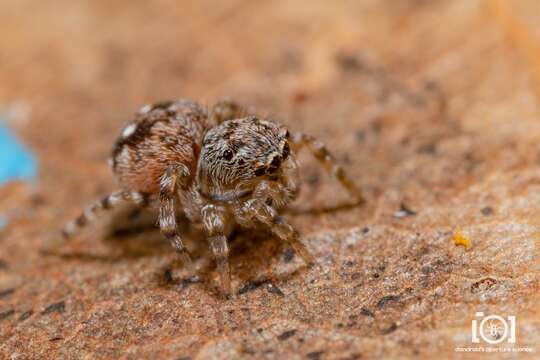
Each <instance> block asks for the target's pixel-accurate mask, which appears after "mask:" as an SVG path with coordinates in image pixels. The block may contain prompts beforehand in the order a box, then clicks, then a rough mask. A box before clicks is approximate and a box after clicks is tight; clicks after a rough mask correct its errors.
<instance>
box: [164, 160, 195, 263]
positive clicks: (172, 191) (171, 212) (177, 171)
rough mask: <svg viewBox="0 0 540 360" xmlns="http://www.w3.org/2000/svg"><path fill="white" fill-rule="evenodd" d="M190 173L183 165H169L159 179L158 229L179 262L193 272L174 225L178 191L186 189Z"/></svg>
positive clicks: (187, 254)
mask: <svg viewBox="0 0 540 360" xmlns="http://www.w3.org/2000/svg"><path fill="white" fill-rule="evenodd" d="M189 176H190V172H189V169H188V168H187V167H186V166H185V165H183V164H175V165H171V166H169V167H168V168H167V171H166V172H165V174H164V175H163V176H162V177H161V182H160V193H159V201H160V204H159V227H160V230H161V233H162V234H163V236H164V237H165V238H166V239H167V240H169V242H170V244H171V245H172V247H173V248H174V249H175V250H176V252H177V253H178V255H179V257H180V260H181V261H182V263H183V264H184V266H186V267H187V268H188V271H190V272H192V271H193V263H192V261H191V257H190V256H189V253H188V250H187V248H186V247H185V245H184V242H183V241H182V237H181V236H180V232H179V231H178V224H177V223H176V209H177V207H178V204H177V202H178V193H177V192H178V190H179V189H182V188H184V189H185V188H186V186H187V185H188V183H189Z"/></svg>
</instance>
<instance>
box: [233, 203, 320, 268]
mask: <svg viewBox="0 0 540 360" xmlns="http://www.w3.org/2000/svg"><path fill="white" fill-rule="evenodd" d="M240 213H241V214H242V215H241V216H244V217H245V216H249V217H251V218H252V219H254V220H256V221H258V222H259V223H262V224H263V225H265V226H266V227H267V228H268V229H269V230H270V231H271V232H272V233H273V234H274V235H276V236H277V237H279V238H280V239H281V240H282V241H284V242H286V243H287V244H289V245H290V246H291V247H292V248H293V249H294V251H295V252H296V253H297V254H298V255H300V256H301V257H302V259H303V260H304V261H305V263H306V264H308V265H309V266H310V265H311V264H313V257H312V256H311V254H310V253H309V252H308V251H307V249H306V247H305V246H304V244H302V242H301V241H300V235H299V233H298V231H297V230H296V229H295V228H294V227H293V226H292V225H291V224H289V223H288V222H287V220H286V219H285V218H283V217H282V216H279V214H278V212H277V211H276V209H274V208H273V207H271V206H269V205H267V204H265V203H264V202H263V201H261V200H260V199H252V200H249V201H246V203H245V204H244V205H243V208H242V209H241V210H240ZM244 224H246V222H245V221H244Z"/></svg>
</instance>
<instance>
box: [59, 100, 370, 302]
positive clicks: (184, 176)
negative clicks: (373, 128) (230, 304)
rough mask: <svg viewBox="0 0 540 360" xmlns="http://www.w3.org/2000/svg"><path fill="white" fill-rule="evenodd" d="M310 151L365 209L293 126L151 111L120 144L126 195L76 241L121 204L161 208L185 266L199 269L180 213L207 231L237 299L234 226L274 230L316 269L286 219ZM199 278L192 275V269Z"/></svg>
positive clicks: (92, 214) (336, 169)
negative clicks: (300, 164)
mask: <svg viewBox="0 0 540 360" xmlns="http://www.w3.org/2000/svg"><path fill="white" fill-rule="evenodd" d="M303 146H307V147H308V148H309V149H310V150H311V151H312V152H313V154H314V155H315V157H316V158H317V159H318V160H319V161H320V162H321V163H322V164H323V165H324V166H325V168H326V169H327V170H328V171H329V172H330V173H331V174H332V175H333V176H335V177H336V178H337V179H338V180H339V181H340V182H341V184H343V186H344V187H345V188H346V189H347V190H348V192H349V193H350V194H351V195H352V196H353V197H354V199H355V200H356V201H358V202H361V201H362V196H361V194H360V191H359V190H358V189H357V188H356V187H355V185H354V184H353V183H352V181H350V179H349V178H347V176H346V175H345V173H344V171H343V169H342V168H341V167H340V166H339V165H337V164H336V162H335V160H334V158H333V157H332V155H330V153H329V152H328V150H326V148H325V146H324V145H323V144H322V143H321V142H319V141H317V140H315V139H314V138H313V137H311V136H308V135H304V134H293V135H292V136H291V135H289V131H288V130H287V128H286V127H285V126H282V125H278V124H274V123H272V122H269V121H266V120H263V119H260V118H257V117H256V116H246V111H245V110H244V108H242V107H241V106H239V105H238V104H236V103H235V102H233V101H230V100H223V101H221V102H219V103H217V104H216V105H215V106H214V108H213V109H212V111H210V112H208V111H207V110H206V109H205V108H203V107H201V106H200V105H198V104H197V103H195V102H193V101H190V100H177V101H174V102H173V101H168V102H162V103H158V104H154V105H147V106H144V107H143V108H142V109H141V110H139V112H137V114H136V115H135V119H134V120H133V121H131V122H130V123H128V124H127V125H126V127H125V128H124V129H123V131H122V133H121V135H120V137H119V138H118V140H117V141H116V143H115V145H114V148H113V153H112V159H111V166H112V170H113V172H114V174H115V176H116V177H117V179H118V180H119V183H120V187H121V190H118V191H115V192H113V193H111V194H110V195H108V196H106V197H105V198H103V199H102V200H100V201H97V202H95V203H93V204H91V205H90V206H89V207H87V208H86V209H85V210H84V212H83V213H82V214H81V215H80V216H79V217H78V218H76V219H75V220H73V221H72V222H70V223H68V224H67V225H66V226H65V228H64V230H63V236H64V238H69V237H71V236H73V235H74V234H75V233H76V232H77V231H78V230H79V229H80V228H81V227H83V226H85V225H86V224H88V223H89V222H90V221H92V220H94V219H95V218H96V217H97V216H98V215H101V214H102V213H104V212H105V211H108V210H110V209H113V208H115V207H117V206H119V205H121V204H126V203H130V204H132V205H135V206H137V207H145V206H148V205H152V204H156V205H157V206H158V207H159V227H160V229H161V232H162V234H163V236H164V237H165V238H167V239H168V240H169V241H170V243H171V245H172V246H173V247H174V249H175V250H176V252H177V253H178V254H179V256H180V258H181V260H182V262H183V264H184V265H185V266H188V267H191V266H192V264H191V258H190V256H189V253H188V251H187V249H186V247H185V246H184V242H183V240H182V236H181V234H180V231H179V230H178V227H177V223H176V213H177V211H180V210H183V212H184V213H185V215H186V217H187V218H188V219H189V220H190V221H191V222H195V223H202V226H203V228H204V230H205V232H206V234H207V236H208V242H209V245H210V248H211V251H212V253H213V255H214V257H215V260H216V263H217V268H218V271H219V273H220V278H221V285H222V289H223V291H224V292H225V293H226V294H227V295H229V294H231V280H230V271H229V261H228V254H229V248H228V246H227V235H229V233H230V232H231V231H232V229H233V228H234V226H235V225H239V226H241V227H245V228H259V227H263V228H266V229H269V230H270V231H271V232H272V233H273V234H275V235H276V236H277V237H279V238H280V239H281V240H283V241H285V242H286V243H288V244H289V245H290V246H292V248H293V249H294V250H295V251H296V252H297V253H298V254H299V255H300V256H301V257H302V258H303V259H304V261H305V262H306V263H308V264H311V261H312V259H311V255H310V254H309V253H308V251H307V250H306V249H305V247H304V245H303V244H302V243H301V242H300V240H299V235H298V232H297V231H296V230H295V229H294V228H293V227H292V226H291V225H290V224H289V223H288V222H287V220H285V219H284V218H283V217H281V216H280V215H279V212H280V210H282V209H284V208H285V207H286V206H287V205H288V204H289V203H290V202H291V201H292V200H293V199H295V197H296V195H297V194H298V189H299V188H298V186H299V184H298V171H297V164H296V160H295V152H296V151H298V150H299V149H300V148H301V147H303ZM190 270H192V268H190Z"/></svg>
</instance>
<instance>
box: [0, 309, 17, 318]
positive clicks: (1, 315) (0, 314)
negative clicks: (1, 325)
mask: <svg viewBox="0 0 540 360" xmlns="http://www.w3.org/2000/svg"><path fill="white" fill-rule="evenodd" d="M13 314H15V310H13V309H11V310H6V311H2V312H0V320H4V319H7V318H8V317H10V316H11V315H13Z"/></svg>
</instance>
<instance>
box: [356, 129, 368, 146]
mask: <svg viewBox="0 0 540 360" xmlns="http://www.w3.org/2000/svg"><path fill="white" fill-rule="evenodd" d="M354 137H355V138H356V141H357V142H359V143H363V142H364V141H365V140H366V132H365V131H364V130H358V131H356V133H355V134H354Z"/></svg>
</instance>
